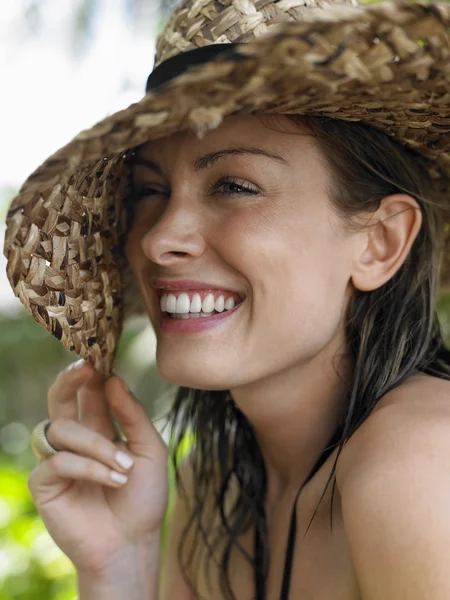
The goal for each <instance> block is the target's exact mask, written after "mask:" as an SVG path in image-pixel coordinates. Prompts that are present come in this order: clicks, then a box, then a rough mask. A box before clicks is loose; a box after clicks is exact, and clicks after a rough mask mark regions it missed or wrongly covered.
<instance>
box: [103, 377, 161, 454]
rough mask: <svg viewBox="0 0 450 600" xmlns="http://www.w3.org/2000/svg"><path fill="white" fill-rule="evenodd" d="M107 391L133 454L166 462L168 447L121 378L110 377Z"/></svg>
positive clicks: (109, 400)
mask: <svg viewBox="0 0 450 600" xmlns="http://www.w3.org/2000/svg"><path fill="white" fill-rule="evenodd" d="M105 391H106V396H107V398H108V402H109V404H110V406H111V410H112V413H113V415H114V417H115V418H116V419H117V421H118V423H119V425H120V426H121V427H122V430H123V432H124V434H125V437H126V439H127V445H128V447H129V449H130V450H131V452H132V453H134V454H136V455H137V456H147V457H149V458H153V459H161V460H166V456H167V447H166V444H165V443H164V440H163V439H162V438H161V436H160V435H159V433H158V432H157V431H156V429H155V427H154V425H153V423H152V422H151V420H150V419H149V417H148V415H147V413H146V411H145V408H144V407H143V405H142V404H141V403H140V402H139V401H138V400H137V399H136V398H135V397H134V396H133V394H132V393H131V392H130V391H129V390H127V389H126V385H125V384H124V382H122V380H121V379H120V377H117V376H113V377H110V379H108V381H107V382H106V383H105Z"/></svg>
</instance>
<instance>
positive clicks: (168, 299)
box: [161, 292, 235, 314]
mask: <svg viewBox="0 0 450 600" xmlns="http://www.w3.org/2000/svg"><path fill="white" fill-rule="evenodd" d="M234 304H235V303H234V298H228V300H227V301H226V302H225V297H224V296H219V297H218V298H217V300H214V295H213V294H208V295H207V296H206V298H205V299H204V300H203V302H202V299H201V297H200V294H194V295H193V297H192V301H191V300H190V299H189V295H188V294H187V293H186V292H183V293H182V294H180V295H179V296H178V298H177V297H176V296H175V295H174V294H163V295H162V296H161V310H162V311H163V312H164V311H165V312H170V313H180V314H186V313H189V312H191V313H199V312H204V313H211V312H213V310H216V311H217V312H223V310H231V309H232V308H234Z"/></svg>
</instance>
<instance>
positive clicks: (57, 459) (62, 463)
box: [47, 450, 68, 475]
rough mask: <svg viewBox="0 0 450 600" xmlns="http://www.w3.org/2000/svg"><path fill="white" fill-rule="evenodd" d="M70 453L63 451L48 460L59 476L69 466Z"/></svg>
mask: <svg viewBox="0 0 450 600" xmlns="http://www.w3.org/2000/svg"><path fill="white" fill-rule="evenodd" d="M67 457H68V452H64V451H63V450H61V451H60V452H58V454H55V455H54V456H51V457H50V458H48V459H47V460H48V461H49V462H50V466H51V468H52V469H53V470H54V471H55V473H56V474H57V475H61V474H62V473H63V472H64V469H65V467H66V464H67Z"/></svg>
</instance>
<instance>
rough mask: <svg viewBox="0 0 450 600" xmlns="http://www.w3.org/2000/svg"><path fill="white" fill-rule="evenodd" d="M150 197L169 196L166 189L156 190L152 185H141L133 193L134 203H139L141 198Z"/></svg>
mask: <svg viewBox="0 0 450 600" xmlns="http://www.w3.org/2000/svg"><path fill="white" fill-rule="evenodd" d="M151 196H167V197H168V196H170V192H169V190H167V189H158V188H156V187H155V186H154V185H153V186H152V185H144V184H143V185H141V186H140V187H138V188H137V189H136V190H135V192H134V195H133V197H134V200H135V202H139V201H140V200H141V199H143V198H149V197H151Z"/></svg>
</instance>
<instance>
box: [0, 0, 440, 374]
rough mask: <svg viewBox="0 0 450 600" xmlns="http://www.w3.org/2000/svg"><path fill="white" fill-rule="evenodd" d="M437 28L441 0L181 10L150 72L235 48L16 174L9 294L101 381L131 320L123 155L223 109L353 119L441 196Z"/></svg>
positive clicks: (225, 1)
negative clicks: (418, 161) (404, 151)
mask: <svg viewBox="0 0 450 600" xmlns="http://www.w3.org/2000/svg"><path fill="white" fill-rule="evenodd" d="M449 27H450V5H449V4H446V3H442V4H422V3H418V4H408V3H394V4H393V3H383V4H372V5H363V6H359V5H355V4H354V3H352V2H345V3H342V2H339V3H331V2H327V3H325V2H321V1H320V0H318V1H317V2H312V1H311V0H304V1H303V2H300V1H299V0H280V1H279V2H276V1H274V0H271V1H269V0H215V1H213V0H208V1H207V0H194V1H192V0H188V1H186V2H183V3H182V4H181V5H180V6H179V7H178V8H177V9H176V10H175V11H174V12H173V13H172V16H171V18H170V20H169V22H168V24H167V27H166V29H165V30H164V31H163V32H162V34H161V35H160V37H159V39H158V42H157V56H156V63H155V64H156V65H157V64H159V63H160V62H162V61H163V60H165V59H167V58H169V57H171V56H174V55H176V54H177V53H180V52H183V51H186V50H191V49H193V48H196V47H201V46H205V45H207V44H212V43H226V42H245V44H243V45H241V46H239V47H238V52H239V57H238V58H239V60H233V59H232V58H231V59H228V60H216V61H214V63H208V64H205V65H201V66H196V67H192V68H191V69H190V70H189V71H188V72H186V73H184V74H183V75H181V76H179V77H177V78H176V79H175V80H173V81H171V82H170V83H168V84H167V85H165V86H163V87H162V88H160V89H159V90H156V91H154V92H152V93H149V94H147V95H146V96H145V97H144V98H143V99H142V100H141V101H140V102H139V103H136V104H134V105H132V106H131V107H129V108H127V109H126V110H123V111H120V112H118V113H115V114H114V115H111V116H110V117H107V118H106V119H104V120H103V121H101V122H100V123H98V124H97V125H95V126H94V127H92V128H91V129H88V130H85V131H83V132H81V133H80V134H79V135H78V136H77V137H75V138H74V140H72V142H70V143H69V144H67V145H66V146H65V147H63V148H62V149H60V150H59V151H58V152H56V153H55V154H54V155H53V156H51V157H50V158H49V159H48V160H47V161H45V162H44V163H43V165H42V166H41V167H40V168H39V169H38V170H37V171H35V173H33V174H32V175H31V176H30V177H29V178H28V180H27V181H26V182H25V183H24V185H23V187H22V189H21V190H20V193H19V195H18V196H17V197H16V198H15V199H14V200H13V202H12V204H11V207H10V210H9V212H8V216H7V230H6V237H5V245H4V254H5V256H6V258H7V275H8V279H9V281H10V283H11V286H12V288H13V290H14V293H15V294H16V295H17V296H18V297H19V298H20V300H21V302H22V303H23V304H24V306H25V308H26V309H27V310H28V311H29V312H30V313H31V314H32V315H33V317H34V318H35V320H36V321H37V322H38V323H39V324H40V325H42V326H43V327H45V328H46V329H47V330H48V331H49V332H51V333H52V334H53V335H54V336H56V337H57V338H58V339H60V340H61V342H62V343H63V344H64V345H65V347H66V348H68V349H71V350H74V351H75V352H76V353H77V354H78V355H79V356H81V357H82V358H85V359H86V360H88V361H90V362H92V363H93V364H94V365H95V367H96V368H97V369H98V370H99V371H101V372H103V373H105V374H109V373H111V370H112V368H113V365H114V357H115V352H116V349H117V343H118V339H119V336H120V333H121V330H122V327H123V320H124V318H126V317H127V316H129V315H132V314H138V313H143V312H145V308H144V306H143V303H142V300H141V297H140V293H139V291H138V290H137V288H136V283H135V281H134V279H133V277H132V274H131V272H130V269H129V267H128V265H127V263H126V260H125V258H124V255H123V252H122V248H123V243H124V240H125V238H126V232H127V219H126V211H125V204H126V198H127V196H128V194H129V173H128V169H127V167H126V160H125V158H126V156H127V152H128V151H129V150H130V149H132V148H133V147H136V146H138V145H140V144H142V143H144V142H146V141H151V140H155V141H156V140H157V139H158V138H161V137H163V136H166V135H169V134H171V133H173V132H175V131H181V130H185V129H191V130H193V131H195V132H196V133H197V135H199V136H201V135H203V134H204V133H205V132H207V131H208V130H210V129H214V128H215V127H217V126H218V125H219V124H220V123H221V121H222V120H223V118H224V117H226V116H228V115H230V114H247V113H248V114H250V113H254V112H258V111H263V112H268V113H285V114H292V113H304V114H316V115H323V116H327V117H333V118H340V119H346V120H352V121H353V120H355V121H359V120H361V121H363V122H366V123H368V124H370V125H372V126H374V127H376V128H379V129H382V130H383V131H385V132H386V133H387V134H389V135H391V136H394V137H395V138H396V139H397V140H399V141H401V142H403V143H405V144H407V145H408V146H410V147H412V148H414V149H416V150H418V151H420V152H421V153H422V154H423V155H424V156H426V157H427V158H428V159H429V164H430V172H431V174H432V176H433V177H434V179H435V181H436V186H437V187H439V188H440V189H442V190H445V189H448V186H449V180H450V34H449ZM155 143H157V142H155ZM444 226H446V227H447V230H448V223H447V222H443V227H444ZM449 255H450V249H448V250H447V254H446V262H445V265H444V272H443V279H442V281H443V285H447V284H448V282H449V281H450V263H449Z"/></svg>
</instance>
